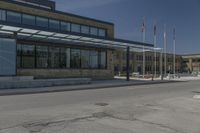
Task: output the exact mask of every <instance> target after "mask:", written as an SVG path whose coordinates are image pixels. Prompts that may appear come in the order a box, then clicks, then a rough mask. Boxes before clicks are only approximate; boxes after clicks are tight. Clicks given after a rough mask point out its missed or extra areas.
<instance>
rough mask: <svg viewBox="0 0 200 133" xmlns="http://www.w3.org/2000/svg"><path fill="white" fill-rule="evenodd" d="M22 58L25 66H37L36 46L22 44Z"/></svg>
mask: <svg viewBox="0 0 200 133" xmlns="http://www.w3.org/2000/svg"><path fill="white" fill-rule="evenodd" d="M21 51H22V59H21V64H22V67H23V68H34V67H35V46H34V45H22V50H21Z"/></svg>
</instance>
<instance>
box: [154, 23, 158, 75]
mask: <svg viewBox="0 0 200 133" xmlns="http://www.w3.org/2000/svg"><path fill="white" fill-rule="evenodd" d="M156 47H157V45H156V23H154V63H155V69H154V76H155V77H156V74H157V70H156V67H157V63H156Z"/></svg>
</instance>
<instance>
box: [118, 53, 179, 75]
mask: <svg viewBox="0 0 200 133" xmlns="http://www.w3.org/2000/svg"><path fill="white" fill-rule="evenodd" d="M138 51H139V50H136V51H133V52H131V54H130V72H131V73H139V74H143V51H141V50H140V52H138ZM156 55H157V58H156V62H157V63H156V64H157V67H156V71H157V74H160V69H161V62H162V64H163V66H162V67H163V68H162V70H163V74H164V70H165V66H164V54H163V55H162V58H163V61H161V60H160V59H161V54H160V52H157V54H156ZM114 59H115V61H114V64H115V65H114V70H115V74H116V75H117V74H119V72H120V73H121V74H123V73H126V51H123V50H118V51H115V56H114ZM175 66H176V72H181V70H182V68H181V67H182V57H181V56H180V55H176V65H175ZM154 71H155V59H154V52H152V51H147V52H145V74H154ZM166 72H167V73H173V54H169V53H168V54H166Z"/></svg>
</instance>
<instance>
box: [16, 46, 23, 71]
mask: <svg viewBox="0 0 200 133" xmlns="http://www.w3.org/2000/svg"><path fill="white" fill-rule="evenodd" d="M21 51H22V45H20V44H17V68H21Z"/></svg>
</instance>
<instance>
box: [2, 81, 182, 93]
mask: <svg viewBox="0 0 200 133" xmlns="http://www.w3.org/2000/svg"><path fill="white" fill-rule="evenodd" d="M178 82H185V81H152V82H138V83H127V82H125V83H121V84H102V83H99V84H90V85H85V86H84V85H81V86H80V85H73V86H54V87H45V88H27V89H5V90H0V96H8V95H27V94H39V93H54V92H65V91H80V90H92V89H106V88H113V87H126V86H141V85H153V84H167V83H178ZM55 87H58V88H59V87H61V88H60V89H57V88H56V89H51V88H55ZM65 87H67V88H65Z"/></svg>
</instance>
